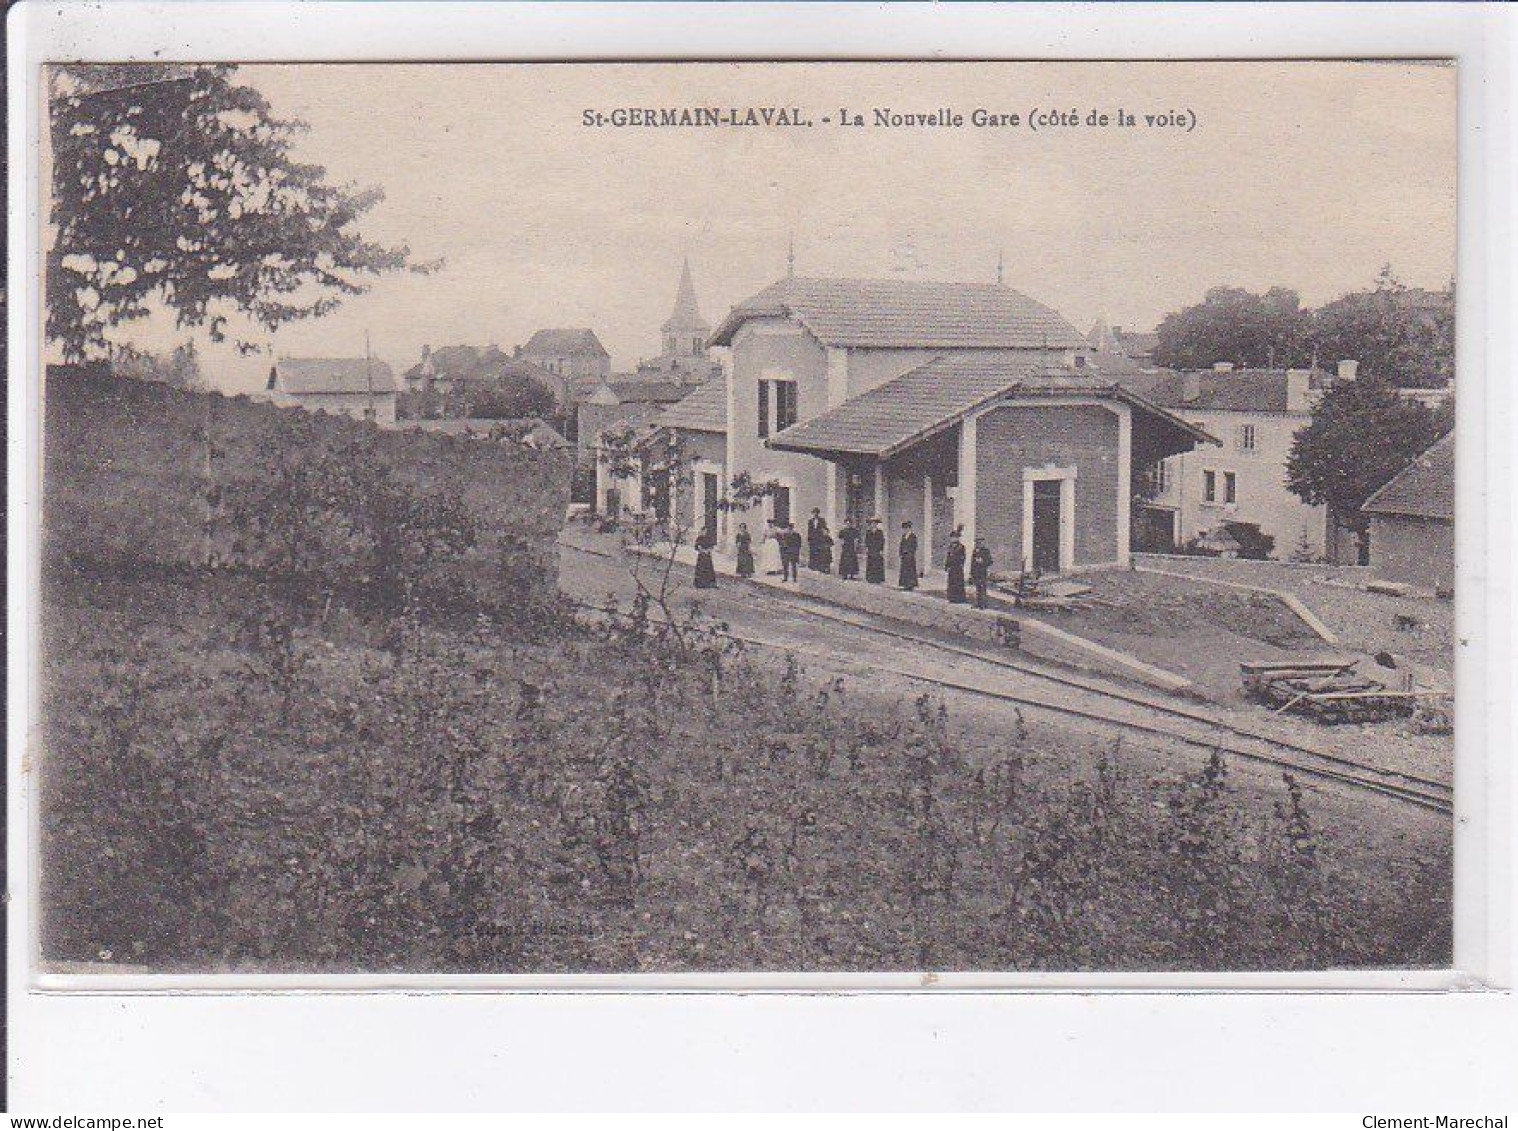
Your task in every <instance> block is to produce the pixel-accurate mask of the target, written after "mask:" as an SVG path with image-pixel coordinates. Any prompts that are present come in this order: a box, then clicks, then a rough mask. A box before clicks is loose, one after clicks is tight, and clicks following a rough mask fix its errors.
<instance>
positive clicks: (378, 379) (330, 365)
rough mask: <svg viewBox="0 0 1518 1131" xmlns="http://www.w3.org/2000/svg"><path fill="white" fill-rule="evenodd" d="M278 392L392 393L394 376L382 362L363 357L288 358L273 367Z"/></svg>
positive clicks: (298, 393) (297, 393) (300, 394)
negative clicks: (277, 377) (277, 381)
mask: <svg viewBox="0 0 1518 1131" xmlns="http://www.w3.org/2000/svg"><path fill="white" fill-rule="evenodd" d="M274 369H275V372H276V373H277V374H278V375H279V383H278V389H279V391H280V392H282V393H289V394H291V395H292V396H312V395H320V394H333V393H368V392H375V393H393V392H395V375H394V374H393V373H392V372H391V371H390V366H388V365H386V364H385V363H384V362H383V361H378V360H374V359H368V358H362V357H287V358H283V359H282V360H280V361H277V362H275V364H274Z"/></svg>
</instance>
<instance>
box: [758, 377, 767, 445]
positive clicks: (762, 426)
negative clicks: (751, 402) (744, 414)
mask: <svg viewBox="0 0 1518 1131" xmlns="http://www.w3.org/2000/svg"><path fill="white" fill-rule="evenodd" d="M769 434H770V383H769V382H768V381H760V382H759V438H760V439H763V438H764V437H765V436H768V435H769Z"/></svg>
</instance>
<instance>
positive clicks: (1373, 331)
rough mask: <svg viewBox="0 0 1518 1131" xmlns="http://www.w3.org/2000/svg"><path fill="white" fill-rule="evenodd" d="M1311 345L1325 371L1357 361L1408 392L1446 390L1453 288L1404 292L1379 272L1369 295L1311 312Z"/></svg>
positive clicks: (1385, 271) (1451, 365) (1386, 272)
mask: <svg viewBox="0 0 1518 1131" xmlns="http://www.w3.org/2000/svg"><path fill="white" fill-rule="evenodd" d="M1311 340H1312V342H1313V345H1314V347H1315V349H1316V352H1317V354H1318V355H1319V357H1320V358H1322V360H1323V361H1324V363H1325V364H1328V365H1333V364H1336V363H1338V362H1339V361H1341V360H1345V359H1350V360H1354V361H1358V362H1359V363H1360V369H1361V371H1362V372H1363V373H1366V374H1368V375H1370V376H1373V377H1377V378H1380V379H1383V380H1385V381H1389V382H1390V383H1392V384H1393V385H1400V386H1403V387H1407V388H1430V387H1433V388H1437V387H1442V386H1444V385H1448V384H1449V383H1450V381H1451V380H1453V378H1454V375H1455V285H1454V283H1453V282H1452V283H1450V285H1449V286H1448V287H1446V288H1445V289H1444V290H1442V291H1427V290H1422V289H1420V288H1415V287H1407V286H1404V285H1403V284H1402V283H1400V282H1399V281H1398V280H1397V277H1396V276H1395V275H1393V274H1392V270H1391V268H1390V267H1389V266H1388V267H1384V268H1382V270H1381V274H1380V275H1379V276H1377V278H1376V285H1375V286H1374V287H1373V288H1372V289H1370V290H1365V291H1357V292H1355V293H1353V294H1347V295H1344V296H1343V297H1342V298H1338V299H1335V300H1334V301H1333V302H1331V303H1329V304H1327V305H1326V306H1324V307H1321V308H1320V309H1318V310H1317V311H1316V312H1314V314H1313V316H1312V330H1311Z"/></svg>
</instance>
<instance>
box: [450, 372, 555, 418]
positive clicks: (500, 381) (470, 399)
mask: <svg viewBox="0 0 1518 1131" xmlns="http://www.w3.org/2000/svg"><path fill="white" fill-rule="evenodd" d="M465 400H466V402H467V411H466V412H465V415H467V416H475V417H480V418H482V419H485V420H519V419H521V418H522V417H526V416H552V415H553V414H554V408H555V405H554V398H553V390H551V389H548V388H545V387H544V386H543V385H541V384H539V383H538V382H537V381H534V380H533V379H532V378H531V377H528V376H527V375H526V374H525V373H518V372H515V371H507V372H503V373H501V374H499V375H498V376H497V377H496V379H495V380H494V381H493V382H491V383H490V384H488V385H484V386H482V387H479V388H473V389H469V390H467V391H466V392H465Z"/></svg>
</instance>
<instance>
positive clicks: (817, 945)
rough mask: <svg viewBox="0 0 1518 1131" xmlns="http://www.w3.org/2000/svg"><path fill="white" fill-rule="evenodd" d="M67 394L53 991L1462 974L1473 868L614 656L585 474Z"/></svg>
mask: <svg viewBox="0 0 1518 1131" xmlns="http://www.w3.org/2000/svg"><path fill="white" fill-rule="evenodd" d="M53 393H54V395H53V396H52V398H51V401H50V416H49V421H48V466H47V481H46V485H47V492H48V500H47V510H46V521H47V545H46V556H47V565H46V571H45V572H46V584H45V593H44V649H45V657H44V662H45V673H44V674H45V685H44V711H45V752H44V761H43V770H44V772H43V821H42V829H43V832H42V837H43V845H42V847H43V854H44V857H43V873H44V901H45V905H46V907H47V915H46V917H45V924H44V948H45V954H46V957H47V958H49V959H53V960H58V961H74V960H99V959H101V958H105V959H106V960H107V961H110V962H112V963H123V964H133V965H145V966H149V967H155V968H159V967H167V968H175V969H191V968H193V969H206V968H218V969H220V968H229V967H230V968H238V967H242V968H252V969H283V968H288V969H320V968H331V969H351V968H365V969H412V970H551V971H573V970H681V969H702V970H723V969H804V970H812V969H844V968H847V969H906V968H937V969H949V968H960V969H1016V968H1035V969H1036V968H1112V969H1137V968H1201V969H1206V968H1230V967H1231V968H1261V967H1318V966H1325V965H1379V964H1430V965H1437V964H1443V963H1445V962H1447V960H1448V957H1449V946H1450V943H1449V926H1448V924H1449V912H1448V907H1449V890H1450V888H1449V883H1450V881H1449V848H1448V841H1447V837H1442V836H1439V835H1435V834H1432V833H1430V834H1428V835H1427V839H1428V843H1427V844H1421V843H1420V844H1418V845H1416V846H1415V847H1414V848H1413V849H1411V850H1410V851H1409V853H1408V854H1407V855H1406V857H1404V858H1399V859H1398V860H1397V861H1396V862H1393V861H1392V860H1390V859H1384V860H1380V861H1379V862H1378V861H1377V860H1376V859H1374V858H1368V857H1366V856H1365V855H1364V854H1353V853H1340V852H1339V850H1338V846H1339V844H1340V843H1341V838H1340V837H1339V836H1338V835H1337V832H1336V830H1328V829H1323V828H1321V827H1319V825H1318V823H1317V822H1316V821H1315V820H1314V817H1313V815H1312V814H1311V813H1309V812H1308V811H1307V810H1306V808H1305V806H1304V804H1303V803H1302V799H1301V797H1300V794H1299V793H1297V792H1296V791H1295V790H1294V789H1292V788H1289V787H1288V785H1287V784H1285V783H1283V784H1282V787H1281V790H1280V795H1279V799H1278V805H1277V806H1276V810H1275V811H1274V812H1263V813H1262V812H1260V810H1259V809H1258V808H1257V807H1253V806H1244V805H1242V804H1240V803H1239V801H1240V799H1239V794H1238V793H1237V792H1236V791H1235V789H1234V787H1233V784H1232V783H1231V782H1230V780H1229V775H1228V773H1227V771H1226V769H1225V768H1224V767H1223V766H1222V765H1221V764H1218V763H1214V764H1212V765H1209V766H1208V767H1206V768H1205V769H1202V770H1200V771H1197V772H1194V773H1191V774H1189V775H1180V774H1177V775H1174V776H1171V777H1166V778H1163V779H1158V780H1156V779H1150V778H1147V777H1146V778H1143V779H1139V778H1137V777H1135V776H1133V775H1132V774H1131V772H1129V771H1126V770H1125V768H1124V767H1125V762H1126V759H1125V758H1124V756H1123V753H1122V751H1121V750H1120V749H1113V750H1109V751H1107V752H1106V753H1107V757H1106V758H1104V759H1103V760H1101V761H1100V762H1099V764H1098V766H1097V768H1096V770H1095V771H1094V772H1092V773H1089V774H1079V773H1073V772H1071V771H1069V770H1068V767H1070V766H1071V765H1073V764H1075V760H1073V759H1072V758H1071V757H1070V756H1069V755H1070V751H1069V749H1068V744H1069V741H1070V740H1069V739H1068V737H1067V736H1061V735H1059V734H1058V733H1056V732H1052V731H1050V732H1043V731H1034V732H1031V733H1030V732H1029V731H1028V730H1027V729H1026V728H1024V727H1022V726H1021V725H1020V723H1019V724H1018V725H1016V726H1013V727H1011V728H1010V729H1009V730H1008V731H1006V732H1005V733H1001V732H998V733H982V734H980V735H979V736H972V735H968V734H966V733H964V732H962V731H961V730H960V729H959V728H958V727H957V726H956V725H955V721H954V720H951V719H949V718H948V717H947V716H946V714H945V712H944V711H943V710H942V709H941V707H940V706H939V705H938V704H937V703H936V702H934V701H932V700H930V699H926V698H924V699H922V700H919V701H917V702H915V703H914V702H908V703H905V704H903V705H902V706H900V707H899V708H898V709H896V710H895V711H882V710H880V709H879V707H878V704H875V703H871V704H870V707H869V709H867V710H866V709H862V707H861V703H860V702H859V700H858V695H859V692H858V691H857V690H856V689H853V688H849V687H846V686H843V685H842V684H839V683H837V682H828V683H819V682H818V681H815V680H812V679H809V678H808V677H807V676H806V675H805V673H803V672H801V671H800V670H799V669H797V668H796V667H795V666H794V665H791V666H789V667H786V668H784V669H781V668H778V667H776V666H773V665H769V664H765V663H760V662H756V661H755V660H754V659H752V658H751V657H749V656H746V655H743V654H738V653H734V652H732V651H730V650H727V649H724V648H722V647H719V646H717V645H715V644H714V643H713V638H712V637H709V636H707V635H705V634H702V633H700V632H696V631H685V630H679V631H665V632H662V633H660V632H656V631H653V630H652V629H651V626H649V625H648V624H647V623H646V621H645V620H644V619H643V618H642V617H640V616H639V615H638V614H637V613H636V612H634V613H633V615H632V617H631V619H630V620H627V621H624V622H622V623H621V624H620V625H617V626H611V627H605V626H603V627H595V626H586V625H583V624H576V623H575V622H574V621H573V620H572V619H571V618H570V617H568V616H567V611H566V610H565V609H564V608H563V607H562V606H560V605H559V604H557V603H556V601H555V599H554V598H553V595H552V591H551V573H549V572H547V571H545V570H544V569H543V568H542V567H543V561H544V555H545V554H546V553H548V552H549V551H548V547H549V546H550V544H551V538H552V534H553V528H554V526H555V525H556V521H557V516H558V515H560V514H562V506H563V497H564V493H565V490H566V488H567V479H568V477H567V468H565V467H563V466H561V465H560V464H557V463H555V462H553V457H550V456H545V455H542V454H539V453H530V452H525V451H517V450H514V449H496V448H489V447H486V446H484V445H479V444H469V443H468V442H461V441H449V440H447V439H446V438H440V437H417V436H411V437H397V436H393V435H389V436H387V435H383V434H378V433H375V432H373V431H372V430H368V429H365V428H363V427H361V426H359V425H355V424H351V423H348V422H338V421H330V420H315V419H313V418H309V417H299V418H297V417H295V416H294V415H292V414H287V413H276V412H274V411H273V410H270V409H267V408H264V407H261V406H252V405H246V404H238V403H236V402H226V401H219V400H216V399H214V398H195V397H186V396H183V395H176V394H170V393H167V392H166V391H163V390H159V389H143V388H142V387H122V386H120V385H117V384H114V383H110V382H103V383H91V382H82V383H79V384H77V385H74V386H72V387H70V388H68V389H67V390H64V391H60V390H58V389H55V390H53ZM208 438H209V445H208V444H207V439H208ZM355 469H357V472H358V473H357V474H355ZM274 486H277V487H278V488H279V489H278V490H273V489H272V487H274ZM397 555H399V556H400V557H401V558H402V559H403V560H404V561H405V563H406V565H407V570H406V573H405V575H404V576H403V577H397V576H395V573H394V571H393V570H392V569H390V568H389V567H387V566H386V564H385V563H386V562H387V561H390V560H392V559H394V558H396V557H397ZM207 557H209V558H210V559H211V564H210V565H209V566H208V565H207V562H206V558H207ZM544 578H546V579H547V580H548V582H549V584H546V585H545V584H542V581H543V579H544ZM1083 753H1084V752H1083ZM1404 859H1405V860H1410V861H1412V862H1413V863H1411V864H1407V865H1405V866H1404V863H1403V860H1404ZM1378 869H1379V871H1378Z"/></svg>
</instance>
